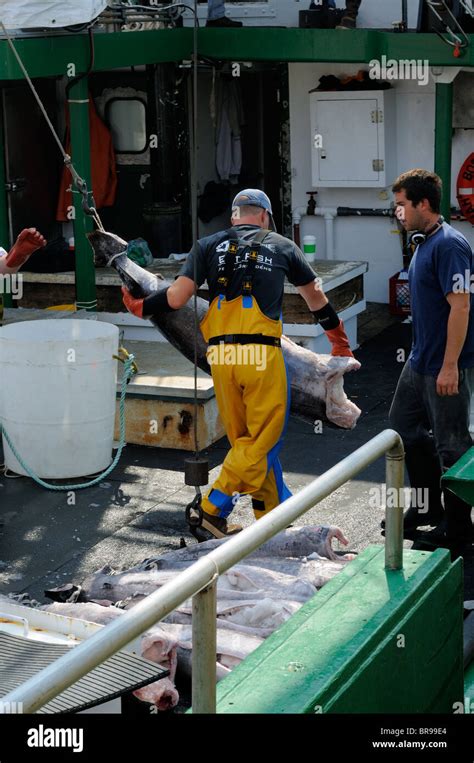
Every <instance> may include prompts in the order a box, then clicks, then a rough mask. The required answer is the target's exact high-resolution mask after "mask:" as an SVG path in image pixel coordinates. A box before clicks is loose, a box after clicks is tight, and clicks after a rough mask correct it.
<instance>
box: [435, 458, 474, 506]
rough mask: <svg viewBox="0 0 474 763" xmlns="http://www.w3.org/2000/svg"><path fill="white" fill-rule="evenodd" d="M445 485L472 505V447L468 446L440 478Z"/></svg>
mask: <svg viewBox="0 0 474 763" xmlns="http://www.w3.org/2000/svg"><path fill="white" fill-rule="evenodd" d="M441 482H442V484H443V486H444V487H447V488H448V489H449V490H451V491H452V492H453V493H455V494H456V495H457V496H458V497H459V498H462V499H463V501H466V502H467V503H470V504H471V506H473V505H474V448H469V450H468V451H467V453H465V454H464V455H463V456H461V458H460V459H459V461H457V462H456V463H455V464H454V466H452V467H451V468H450V469H448V471H447V472H445V474H444V475H443V477H442V478H441Z"/></svg>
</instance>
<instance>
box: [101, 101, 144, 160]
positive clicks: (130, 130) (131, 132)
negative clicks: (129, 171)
mask: <svg viewBox="0 0 474 763" xmlns="http://www.w3.org/2000/svg"><path fill="white" fill-rule="evenodd" d="M105 117H106V120H107V122H108V124H109V126H110V129H111V131H112V137H113V141H114V148H115V151H116V152H117V153H118V154H141V153H143V151H145V150H146V148H147V139H146V104H145V102H144V101H142V100H141V99H140V98H111V99H110V101H108V103H107V106H106V112H105Z"/></svg>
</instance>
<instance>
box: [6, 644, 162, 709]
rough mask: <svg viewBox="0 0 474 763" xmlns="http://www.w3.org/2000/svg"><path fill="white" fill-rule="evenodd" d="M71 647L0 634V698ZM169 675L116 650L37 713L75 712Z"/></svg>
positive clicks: (153, 664) (143, 660) (133, 656)
mask: <svg viewBox="0 0 474 763" xmlns="http://www.w3.org/2000/svg"><path fill="white" fill-rule="evenodd" d="M70 649H71V647H67V646H63V645H62V644H48V643H45V642H44V641H31V640H29V639H26V638H22V637H21V636H13V635H11V634H9V633H0V699H1V697H4V696H5V695H6V694H8V693H9V692H11V691H13V689H16V688H17V687H18V686H20V685H21V684H23V683H24V682H25V681H27V680H28V679H29V678H32V677H33V676H35V675H36V674H37V673H39V671H40V670H42V669H43V668H46V667H47V666H48V665H51V663H53V662H54V661H55V660H57V659H58V658H59V657H62V655H63V654H66V653H67V652H69V651H70ZM168 675H169V671H168V670H165V669H164V668H161V667H160V666H159V665H156V663H154V662H150V660H145V659H144V658H143V657H137V656H136V655H134V654H129V653H128V652H117V654H114V655H113V656H112V657H109V659H108V660H106V661H105V662H103V663H102V664H101V665H98V666H97V667H96V668H94V669H93V670H91V672H90V673H87V675H85V676H83V677H82V678H80V679H79V681H77V682H76V683H74V684H73V685H72V686H70V687H69V688H68V689H66V690H65V691H63V692H61V694H59V695H58V696H57V697H55V698H54V699H52V700H51V701H50V702H48V703H47V704H46V705H44V706H43V707H42V708H40V709H39V710H38V713H77V712H79V711H80V710H86V709H87V708H89V707H94V706H95V705H98V704H100V703H102V702H107V701H108V700H111V699H114V698H115V697H120V695H121V694H123V693H124V692H129V691H134V690H135V689H140V688H141V687H142V686H146V685H147V684H150V683H152V682H153V681H158V680H159V679H160V678H165V677H166V676H168Z"/></svg>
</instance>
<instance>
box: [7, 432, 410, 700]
mask: <svg viewBox="0 0 474 763" xmlns="http://www.w3.org/2000/svg"><path fill="white" fill-rule="evenodd" d="M387 452H388V462H387V470H386V475H387V492H388V490H389V488H395V489H396V490H397V495H399V496H401V495H402V494H403V490H402V488H403V457H404V456H403V445H402V441H401V439H400V436H399V435H398V434H397V433H396V432H395V431H394V430H392V429H386V430H384V431H383V432H381V433H380V434H378V435H377V436H376V437H374V438H372V440H369V442H367V443H365V445H362V446H361V447H360V448H358V449H357V450H356V451H354V453H351V454H350V455H349V456H347V457H346V458H344V459H343V460H342V461H340V462H339V463H338V464H336V465H335V466H333V467H332V468H331V469H329V470H328V471H327V472H325V473H324V474H322V475H321V476H320V477H317V479H315V480H313V482H311V483H310V484H309V485H307V486H306V487H304V488H303V489H302V490H301V491H300V492H299V493H298V494H297V495H293V496H291V498H288V499H287V500H286V501H284V503H282V504H281V505H280V506H278V507H277V508H275V509H273V511H271V512H270V513H269V514H267V515H266V516H264V517H262V519H259V520H258V522H256V523H255V524H253V525H251V526H250V527H246V528H245V529H244V530H242V532H240V533H239V534H238V535H235V536H233V537H232V538H229V540H227V541H226V542H225V543H223V544H222V545H221V546H219V547H218V548H216V549H215V550H214V551H211V552H210V553H209V554H206V556H204V557H202V558H201V559H199V560H198V561H197V562H195V563H194V564H192V565H191V566H190V567H188V568H187V569H186V570H184V571H183V572H181V573H179V574H178V575H177V576H176V577H175V578H174V580H172V581H170V582H168V583H165V584H164V585H163V586H162V587H161V588H160V589H159V590H157V591H155V592H154V593H152V594H150V595H149V596H147V597H146V598H145V599H143V601H141V602H139V603H138V604H137V605H136V606H134V607H133V609H131V610H129V611H127V612H126V613H125V614H124V615H123V616H122V617H120V618H119V619H117V620H115V621H114V622H112V623H109V624H108V625H107V626H105V627H104V628H103V629H102V630H101V631H100V632H99V633H97V634H95V635H94V636H91V638H89V639H87V641H83V642H82V644H79V646H77V647H74V649H72V650H71V651H70V652H68V653H67V654H65V655H64V656H63V657H60V658H59V659H58V660H56V661H55V662H54V663H53V664H52V665H49V666H48V667H47V668H44V669H43V670H42V671H41V672H40V673H37V674H36V676H34V677H33V678H30V679H29V680H28V681H26V682H25V683H24V684H22V685H21V686H19V687H18V688H17V689H15V690H14V691H12V692H10V693H9V694H7V695H6V696H5V697H3V698H2V701H3V702H8V703H12V702H22V703H23V711H24V712H25V713H33V712H35V711H36V710H38V709H39V708H40V707H42V706H43V705H45V704H46V703H47V702H49V700H51V699H52V698H53V697H55V696H57V695H58V694H60V693H61V692H62V691H64V690H65V689H67V688H68V687H69V686H71V685H72V684H73V683H75V682H76V681H77V680H79V678H82V676H84V675H85V674H86V673H88V672H89V671H90V670H92V669H93V668H95V667H96V666H97V665H99V664H100V663H102V662H103V661H104V660H106V659H107V658H108V657H110V656H111V655H113V654H115V652H117V651H118V650H119V649H121V648H122V647H124V646H126V644H128V643H129V642H130V641H132V640H133V639H134V638H136V637H137V636H139V635H140V634H142V633H143V632H144V631H146V630H147V629H148V628H150V627H151V626H153V625H155V624H156V623H157V622H159V621H160V620H162V619H163V618H164V617H166V616H167V615H168V614H169V613H170V612H172V611H173V609H175V608H176V607H177V606H179V605H180V604H182V603H183V602H184V601H185V600H186V599H188V598H189V597H190V596H193V597H195V601H194V602H193V604H194V605H195V606H193V613H194V615H196V614H197V618H196V620H197V622H196V623H195V626H194V629H193V635H196V638H197V642H198V643H199V644H200V646H201V647H202V646H203V645H206V644H207V647H206V648H205V655H204V659H203V661H202V664H201V661H200V656H199V657H198V655H197V650H196V659H195V660H194V659H193V665H194V666H196V667H197V671H198V673H197V676H196V682H195V688H194V689H193V711H194V712H197V713H199V712H214V711H215V655H216V651H215V629H216V616H215V611H216V610H215V588H216V580H217V577H218V576H219V575H220V574H222V573H223V572H225V571H226V570H228V569H229V568H230V567H232V566H233V565H234V564H236V563H237V562H239V561H240V560H241V559H243V558H244V557H245V556H247V555H248V554H250V553H251V552H252V551H255V549H257V548H258V547H259V546H261V545H262V544H263V543H265V541H267V540H269V539H270V538H272V537H273V536H274V535H276V534H277V533H279V532H280V531H281V530H284V529H285V528H286V527H288V525H289V524H291V523H292V522H293V521H294V520H296V519H298V518H299V517H300V516H302V514H304V513H305V512H306V511H308V510H309V509H311V508H312V507H313V506H315V504H317V503H318V502H319V501H322V500H323V499H324V498H326V497H327V496H328V495H330V493H332V492H333V491H334V490H336V489H337V488H338V487H340V486H341V485H343V484H344V483H345V482H347V481H348V480H350V479H351V478H352V477H354V476H355V475H356V474H358V473H359V472H360V471H362V470H363V469H365V468H366V467H367V466H369V465H370V464H371V463H372V462H373V461H375V460H376V459H377V458H380V457H381V456H383V455H384V454H385V453H387ZM397 503H398V502H397ZM402 512H403V509H402V507H401V506H400V505H397V506H396V507H395V508H393V509H392V508H391V509H389V511H388V512H387V516H386V528H385V542H386V546H387V549H390V551H388V550H387V552H386V567H387V568H388V569H389V570H395V569H401V566H402V548H403V544H402V537H401V535H400V533H399V531H398V527H399V523H400V522H402V521H403V520H402V519H401V514H402ZM395 530H396V532H394V531H395ZM209 586H210V588H211V592H210V593H209V596H208V594H207V593H206V590H205V589H207V587H209ZM196 596H197V597H199V598H197V599H196ZM204 597H208V598H207V599H206V601H204ZM211 630H212V631H213V632H214V641H212V638H211V639H210V640H206V639H208V634H209V633H211ZM196 646H197V644H196V643H194V642H193V652H194V650H195V649H196ZM211 652H212V664H213V669H212V670H209V665H208V663H209V659H210V654H211ZM193 679H194V676H193ZM193 683H194V681H193Z"/></svg>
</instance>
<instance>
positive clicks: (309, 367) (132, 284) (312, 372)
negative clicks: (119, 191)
mask: <svg viewBox="0 0 474 763" xmlns="http://www.w3.org/2000/svg"><path fill="white" fill-rule="evenodd" d="M88 238H89V242H90V244H91V246H92V249H93V251H94V263H95V265H96V267H105V266H109V267H113V268H115V270H116V271H117V273H118V274H119V275H120V278H121V279H122V282H123V283H124V284H125V286H126V287H127V289H128V290H129V291H130V292H131V293H132V294H133V296H135V297H147V296H149V295H150V294H155V293H156V292H158V291H162V290H163V289H166V288H167V287H168V286H171V283H170V282H169V281H166V280H165V279H163V278H161V277H159V276H156V275H154V274H153V273H150V272H149V271H148V270H145V269H144V268H142V267H140V266H139V265H137V264H136V263H135V262H133V261H132V260H130V259H129V257H127V254H126V249H127V242H126V241H124V240H123V239H122V238H120V237H119V236H116V235H115V234H114V233H105V232H102V231H94V232H92V233H89V234H88ZM208 308H209V304H208V302H206V300H204V299H201V298H200V297H198V298H197V312H198V320H199V321H201V320H202V319H203V318H204V316H205V314H206V312H207V310H208ZM150 320H151V322H152V323H153V325H154V326H156V328H157V329H158V330H159V331H160V332H161V333H162V334H163V336H164V337H166V339H168V341H169V342H170V344H172V345H173V346H174V347H176V349H177V350H179V351H180V352H181V353H182V354H183V355H184V356H185V357H186V358H188V360H190V361H191V362H194V300H190V301H189V302H188V304H187V305H186V306H185V307H183V308H182V309H181V310H177V311H176V312H171V313H161V314H159V315H153V316H152V317H151V318H150ZM281 346H282V350H283V354H284V356H285V362H286V366H287V369H288V373H289V376H290V380H291V411H292V413H294V414H296V415H297V416H301V417H302V418H305V419H307V420H310V421H311V422H314V421H328V422H330V423H331V424H335V425H336V426H339V427H342V428H343V429H353V427H355V425H356V422H357V419H358V418H359V416H360V413H361V411H360V408H358V407H357V406H356V405H355V404H354V403H353V402H351V400H349V399H348V398H347V396H346V393H345V392H344V374H346V373H348V372H349V371H357V370H358V369H359V368H360V363H359V361H357V360H355V358H342V357H334V356H332V355H318V354H316V353H314V352H311V351H310V350H306V349H305V348H304V347H300V346H299V345H297V344H295V342H292V341H291V340H290V339H288V337H282V343H281ZM197 347H198V353H197V355H198V357H197V362H198V366H199V368H201V369H202V370H203V371H205V372H206V373H208V374H210V368H209V365H208V362H207V360H206V351H207V345H206V342H205V341H204V337H203V336H202V334H201V332H200V331H199V332H198V342H197Z"/></svg>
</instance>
